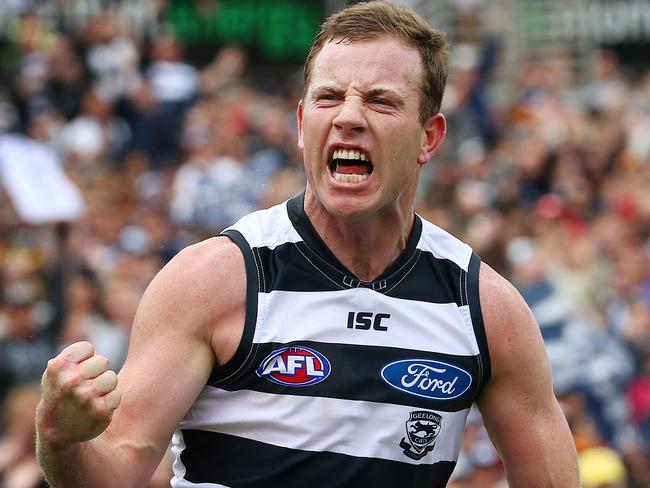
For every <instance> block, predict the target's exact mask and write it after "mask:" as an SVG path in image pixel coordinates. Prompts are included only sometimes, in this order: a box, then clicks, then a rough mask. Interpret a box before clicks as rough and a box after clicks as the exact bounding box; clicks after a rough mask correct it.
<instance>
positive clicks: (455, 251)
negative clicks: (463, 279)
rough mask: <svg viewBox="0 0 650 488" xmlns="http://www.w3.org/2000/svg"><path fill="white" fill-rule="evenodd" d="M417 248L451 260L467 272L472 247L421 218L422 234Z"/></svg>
mask: <svg viewBox="0 0 650 488" xmlns="http://www.w3.org/2000/svg"><path fill="white" fill-rule="evenodd" d="M417 247H418V249H423V250H425V251H430V252H431V253H433V255H434V256H435V257H437V258H439V259H448V260H450V261H453V262H454V263H455V264H456V265H457V266H458V267H459V268H461V269H462V270H463V271H465V272H467V270H468V268H469V260H470V258H471V257H472V248H471V247H470V246H468V245H467V244H465V243H464V242H462V241H461V240H459V239H458V238H456V237H454V236H453V235H451V234H449V233H448V232H446V231H445V230H443V229H441V228H440V227H438V226H436V225H434V224H432V223H431V222H429V221H427V220H424V219H422V235H421V236H420V242H418V245H417Z"/></svg>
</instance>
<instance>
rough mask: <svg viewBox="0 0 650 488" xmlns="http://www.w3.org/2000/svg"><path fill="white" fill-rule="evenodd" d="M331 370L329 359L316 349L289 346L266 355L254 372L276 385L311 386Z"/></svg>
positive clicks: (325, 376) (321, 379)
mask: <svg viewBox="0 0 650 488" xmlns="http://www.w3.org/2000/svg"><path fill="white" fill-rule="evenodd" d="M331 371H332V368H331V366H330V363H329V361H328V360H327V358H326V357H325V356H323V355H322V354H321V353H319V352H318V351H314V350H313V349H310V348H308V347H302V346H289V347H285V348H283V349H278V350H277V351H273V352H272V353H271V354H269V355H268V356H266V358H265V359H264V361H262V364H260V366H259V368H257V371H256V373H257V375H258V376H259V377H260V378H265V379H267V380H269V381H272V382H273V383H277V384H278V385H285V386H311V385H315V384H316V383H320V382H321V381H323V380H324V379H325V378H327V377H328V376H329V374H330V372H331Z"/></svg>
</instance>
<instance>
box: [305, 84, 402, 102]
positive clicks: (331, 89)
mask: <svg viewBox="0 0 650 488" xmlns="http://www.w3.org/2000/svg"><path fill="white" fill-rule="evenodd" d="M319 91H322V92H328V93H334V94H341V93H342V92H343V91H344V90H343V89H342V88H339V87H336V86H332V85H319V86H315V87H313V88H312V89H311V90H310V93H316V92H319ZM361 94H362V95H363V97H364V99H368V98H372V97H377V96H384V97H388V98H390V100H391V101H392V102H393V103H395V104H396V105H397V106H399V107H403V106H404V105H405V100H406V96H405V95H404V94H403V93H402V92H400V91H397V90H394V89H392V88H387V87H383V86H379V87H375V88H371V89H370V90H367V91H362V92H361Z"/></svg>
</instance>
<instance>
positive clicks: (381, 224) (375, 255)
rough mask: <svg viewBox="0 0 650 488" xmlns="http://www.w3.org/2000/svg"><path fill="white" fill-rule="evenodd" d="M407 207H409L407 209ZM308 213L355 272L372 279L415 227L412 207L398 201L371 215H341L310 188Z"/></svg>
mask: <svg viewBox="0 0 650 488" xmlns="http://www.w3.org/2000/svg"><path fill="white" fill-rule="evenodd" d="M406 207H407V208H406ZM305 212H306V214H307V216H308V217H309V220H310V221H311V223H312V225H313V226H314V228H315V229H316V232H317V233H318V235H319V236H320V237H321V239H323V241H324V242H325V244H326V245H327V247H328V248H329V249H330V250H331V251H332V252H333V253H334V255H335V256H336V257H337V258H338V260H339V261H340V262H341V263H342V264H343V265H344V266H345V267H346V268H348V269H349V270H350V271H351V272H352V273H354V275H355V276H356V277H357V278H358V279H360V280H364V281H372V280H374V279H375V278H377V277H378V276H379V275H381V273H382V272H383V271H384V270H385V269H386V268H387V267H388V266H389V265H390V264H391V263H392V262H393V261H395V260H396V259H397V258H398V256H399V255H400V254H401V252H402V251H403V250H404V249H405V248H406V243H407V241H408V238H409V235H410V233H411V229H412V228H413V219H414V210H413V206H412V205H409V206H405V208H401V206H400V205H399V204H398V203H396V204H395V205H393V206H391V207H390V208H389V209H384V210H382V211H381V212H379V213H377V214H374V215H371V216H369V217H359V218H345V219H342V218H338V217H336V216H335V215H332V214H331V213H330V212H328V211H327V209H326V208H325V207H324V206H323V205H322V204H321V203H320V202H319V201H318V199H317V198H316V196H315V195H314V194H313V193H312V192H311V191H310V190H309V189H308V190H307V192H306V194H305Z"/></svg>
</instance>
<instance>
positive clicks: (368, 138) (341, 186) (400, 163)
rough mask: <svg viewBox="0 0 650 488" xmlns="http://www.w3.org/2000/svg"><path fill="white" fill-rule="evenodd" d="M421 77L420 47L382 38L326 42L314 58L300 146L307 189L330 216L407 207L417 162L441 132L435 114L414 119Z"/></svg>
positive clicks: (424, 158) (427, 154)
mask: <svg viewBox="0 0 650 488" xmlns="http://www.w3.org/2000/svg"><path fill="white" fill-rule="evenodd" d="M421 79H422V65H421V60H420V55H419V53H418V51H417V50H416V49H415V48H413V47H410V46H408V45H406V44H404V43H402V42H400V41H397V40H395V39H392V38H388V37H382V38H378V39H375V40H370V41H359V42H353V43H346V42H336V41H332V42H328V43H326V44H325V45H324V46H323V49H322V50H321V51H320V53H319V54H318V55H317V56H316V58H315V59H314V62H313V66H312V75H311V80H310V84H309V86H308V87H307V90H306V95H305V98H304V99H303V100H302V101H301V102H300V104H299V106H298V124H299V142H298V143H299V147H300V148H301V149H302V151H303V157H304V162H305V171H306V174H307V183H308V194H309V193H310V191H311V192H313V194H314V195H315V196H316V199H317V200H318V202H320V204H321V205H322V206H323V207H324V208H325V209H326V211H327V212H328V213H329V214H331V215H334V216H337V217H343V218H344V217H355V216H362V217H363V216H368V215H373V214H375V213H378V212H382V211H384V210H386V209H389V208H390V207H392V206H395V205H400V204H401V205H403V206H406V207H410V206H411V205H412V199H413V197H414V195H415V189H416V187H417V182H418V177H419V173H420V167H421V166H422V165H423V164H425V163H426V162H428V160H429V158H430V157H431V155H432V154H433V153H434V152H435V150H436V148H437V147H438V145H439V144H440V142H442V139H443V138H444V134H445V120H444V117H443V116H442V115H441V114H437V115H435V116H433V117H431V118H430V119H428V120H427V121H426V122H425V124H424V126H423V125H422V124H421V123H420V113H419V109H420V100H421V98H420V97H421V95H420V89H419V88H420V84H421ZM402 197H404V198H402ZM400 202H401V203H400Z"/></svg>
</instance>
